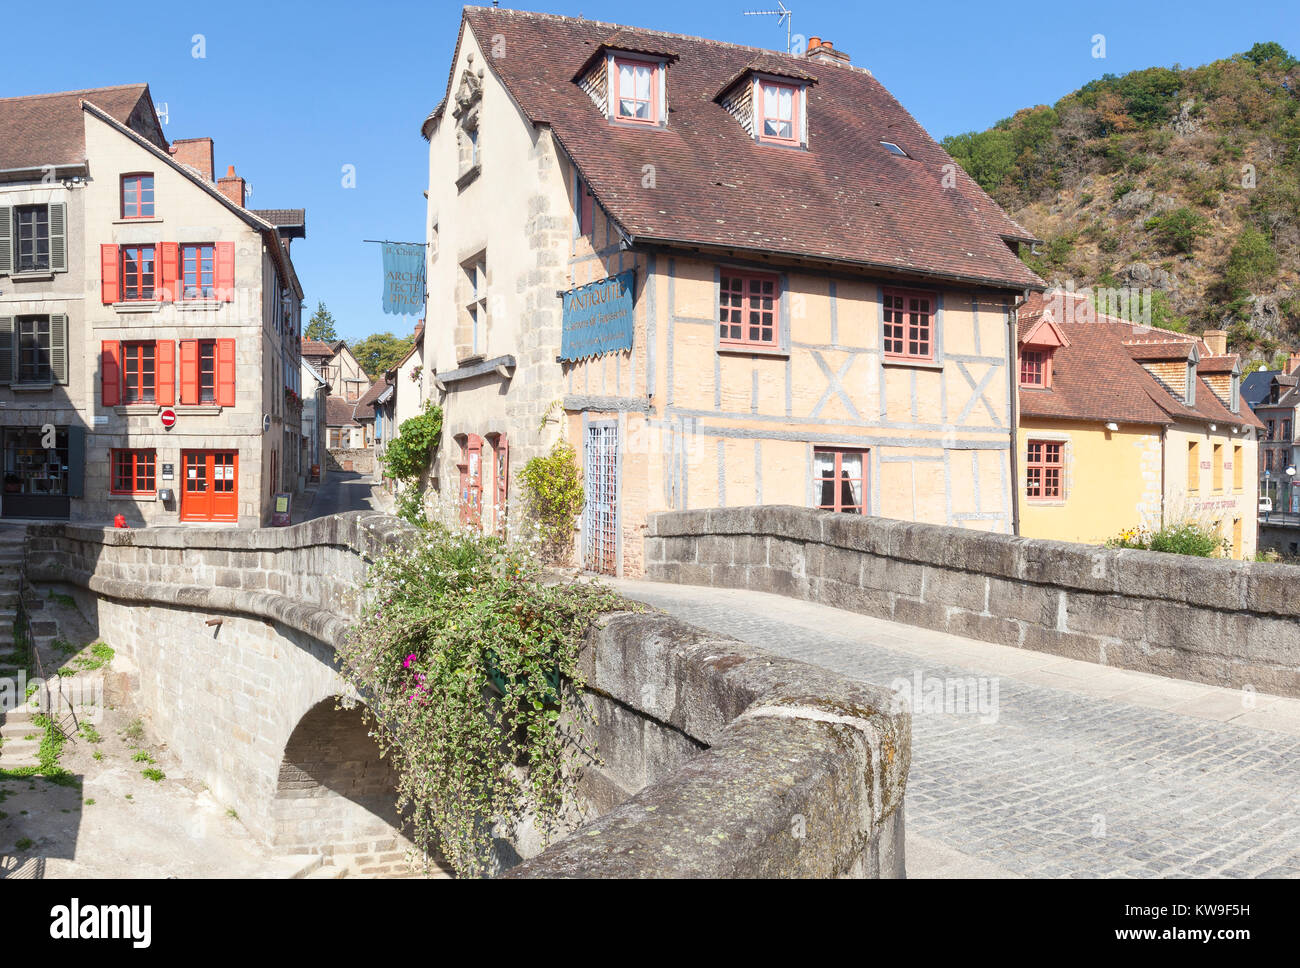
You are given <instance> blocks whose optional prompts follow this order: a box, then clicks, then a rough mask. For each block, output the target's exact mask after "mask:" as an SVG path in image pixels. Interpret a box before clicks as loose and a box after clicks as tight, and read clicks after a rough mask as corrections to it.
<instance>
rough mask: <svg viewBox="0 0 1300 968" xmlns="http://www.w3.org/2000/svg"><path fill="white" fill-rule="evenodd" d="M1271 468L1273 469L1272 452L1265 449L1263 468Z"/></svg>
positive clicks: (1267, 469) (1268, 469)
mask: <svg viewBox="0 0 1300 968" xmlns="http://www.w3.org/2000/svg"><path fill="white" fill-rule="evenodd" d="M1272 469H1273V452H1272V451H1271V450H1265V451H1264V470H1266V471H1271V470H1272Z"/></svg>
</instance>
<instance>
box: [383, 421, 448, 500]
mask: <svg viewBox="0 0 1300 968" xmlns="http://www.w3.org/2000/svg"><path fill="white" fill-rule="evenodd" d="M441 438H442V407H438V406H435V405H434V404H433V403H432V402H431V401H426V402H425V404H424V409H423V410H422V411H421V412H420V414H419V415H418V416H415V417H412V418H411V419H410V420H407V421H405V422H403V424H402V426H401V427H400V428H398V431H397V436H396V437H394V438H393V440H392V441H391V442H390V443H389V444H388V448H387V449H386V450H385V451H384V474H385V475H386V476H388V477H392V478H394V479H396V480H399V481H404V482H410V481H417V480H419V478H420V475H422V474H423V473H424V472H425V471H426V470H428V468H429V461H430V460H431V459H432V458H433V451H434V448H436V447H437V446H438V441H439V440H440V439H441Z"/></svg>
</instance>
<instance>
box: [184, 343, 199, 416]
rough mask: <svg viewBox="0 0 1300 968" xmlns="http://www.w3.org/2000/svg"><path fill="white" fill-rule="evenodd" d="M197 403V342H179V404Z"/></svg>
mask: <svg viewBox="0 0 1300 968" xmlns="http://www.w3.org/2000/svg"><path fill="white" fill-rule="evenodd" d="M198 402H199V341H198V340H196V339H183V340H181V403H182V404H183V405H189V404H195V403H198Z"/></svg>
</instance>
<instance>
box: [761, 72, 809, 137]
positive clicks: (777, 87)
mask: <svg viewBox="0 0 1300 968" xmlns="http://www.w3.org/2000/svg"><path fill="white" fill-rule="evenodd" d="M799 101H800V89H799V86H798V85H797V84H782V83H781V82H779V81H769V80H765V79H761V78H760V79H759V80H758V81H756V82H755V85H754V121H755V129H756V130H757V131H758V140H759V141H770V142H774V143H776V144H783V145H797V144H800V143H801V142H802V140H803V138H802V124H803V121H802V118H801V117H800V115H799Z"/></svg>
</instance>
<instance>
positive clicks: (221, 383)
mask: <svg viewBox="0 0 1300 968" xmlns="http://www.w3.org/2000/svg"><path fill="white" fill-rule="evenodd" d="M234 405H235V341H234V340H233V339H219V340H217V406H220V407H233V406H234Z"/></svg>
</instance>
